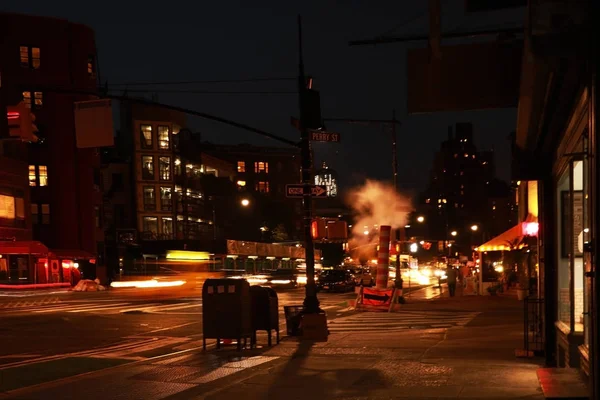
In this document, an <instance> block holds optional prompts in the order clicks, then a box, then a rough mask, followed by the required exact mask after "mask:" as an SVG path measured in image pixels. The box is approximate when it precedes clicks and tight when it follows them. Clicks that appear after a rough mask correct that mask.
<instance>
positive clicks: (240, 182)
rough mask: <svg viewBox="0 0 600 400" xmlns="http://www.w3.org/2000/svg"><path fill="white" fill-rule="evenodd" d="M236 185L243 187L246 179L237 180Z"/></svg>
mask: <svg viewBox="0 0 600 400" xmlns="http://www.w3.org/2000/svg"><path fill="white" fill-rule="evenodd" d="M237 185H238V186H239V187H244V186H246V181H237Z"/></svg>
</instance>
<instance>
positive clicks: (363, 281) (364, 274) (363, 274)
mask: <svg viewBox="0 0 600 400" xmlns="http://www.w3.org/2000/svg"><path fill="white" fill-rule="evenodd" d="M350 272H351V273H352V274H353V275H354V282H355V284H356V286H373V284H374V283H375V280H374V279H373V275H371V271H370V270H369V269H368V268H356V269H352V270H350Z"/></svg>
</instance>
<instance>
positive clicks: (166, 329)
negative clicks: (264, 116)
mask: <svg viewBox="0 0 600 400" xmlns="http://www.w3.org/2000/svg"><path fill="white" fill-rule="evenodd" d="M200 322H201V321H194V322H186V323H185V324H181V325H175V326H169V327H166V328H160V329H156V330H154V331H150V332H146V334H148V333H156V332H164V331H169V330H171V329H177V328H183V327H184V326H188V325H194V324H199V323H200Z"/></svg>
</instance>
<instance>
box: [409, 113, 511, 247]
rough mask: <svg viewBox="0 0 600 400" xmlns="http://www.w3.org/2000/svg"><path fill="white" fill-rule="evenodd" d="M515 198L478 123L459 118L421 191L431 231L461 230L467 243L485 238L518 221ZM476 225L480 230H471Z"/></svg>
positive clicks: (436, 234)
mask: <svg viewBox="0 0 600 400" xmlns="http://www.w3.org/2000/svg"><path fill="white" fill-rule="evenodd" d="M512 200H513V199H512V197H511V191H510V188H509V186H508V184H507V183H505V182H503V181H501V180H499V179H497V178H496V171H495V162H494V152H493V151H479V150H478V149H477V146H475V143H474V140H473V126H472V124H470V123H457V124H456V129H455V130H453V128H452V127H449V128H448V138H447V139H446V140H445V141H444V142H442V144H441V146H440V150H439V151H438V152H437V153H436V154H435V158H434V162H433V168H432V170H431V177H430V182H429V185H428V187H427V189H426V190H425V191H424V192H423V193H422V195H421V203H422V204H421V206H420V207H422V209H423V212H424V213H426V214H427V221H428V222H427V231H428V235H429V236H432V239H438V240H448V239H450V237H449V235H450V233H451V232H452V231H457V237H458V236H459V235H460V236H461V238H466V237H468V238H469V239H470V240H468V241H466V240H465V243H466V242H469V243H477V242H481V241H483V240H484V238H486V237H492V236H494V235H497V234H499V233H501V232H503V231H504V230H505V229H508V228H510V227H511V226H512V224H513V223H514V222H515V221H514V220H513V218H512V217H511V215H512V214H511V212H512V211H513V210H514V207H512V206H511V204H512ZM500 215H502V217H500ZM473 225H477V227H478V229H477V231H473V230H471V229H470V228H471V227H472V226H473ZM461 233H462V235H461ZM473 236H476V237H473ZM457 240H458V239H457Z"/></svg>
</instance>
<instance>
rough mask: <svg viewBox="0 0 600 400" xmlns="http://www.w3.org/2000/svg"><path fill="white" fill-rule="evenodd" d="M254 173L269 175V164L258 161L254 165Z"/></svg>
mask: <svg viewBox="0 0 600 400" xmlns="http://www.w3.org/2000/svg"><path fill="white" fill-rule="evenodd" d="M254 172H255V173H257V174H258V173H259V172H264V173H265V174H268V173H269V163H268V162H264V161H257V162H255V163H254Z"/></svg>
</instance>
